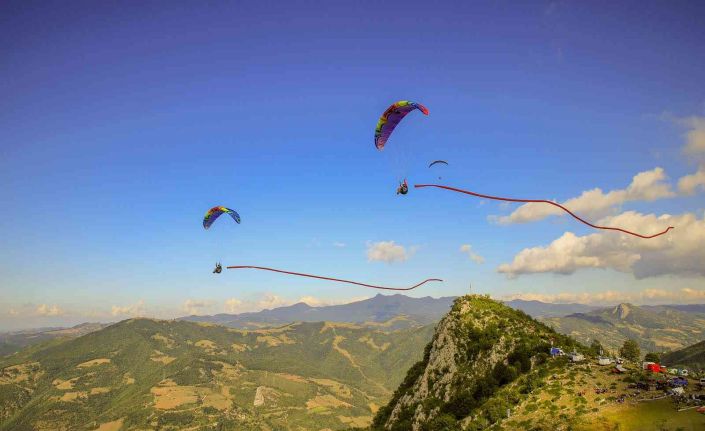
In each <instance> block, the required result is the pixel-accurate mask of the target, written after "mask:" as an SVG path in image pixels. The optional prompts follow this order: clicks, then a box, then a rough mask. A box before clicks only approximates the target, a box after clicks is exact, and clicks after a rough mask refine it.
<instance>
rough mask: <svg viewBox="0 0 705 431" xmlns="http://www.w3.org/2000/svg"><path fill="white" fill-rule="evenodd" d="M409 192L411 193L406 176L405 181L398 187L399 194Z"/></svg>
mask: <svg viewBox="0 0 705 431" xmlns="http://www.w3.org/2000/svg"><path fill="white" fill-rule="evenodd" d="M407 193H409V185H408V184H407V183H406V178H404V182H402V183H399V187H397V194H402V195H405V194H407Z"/></svg>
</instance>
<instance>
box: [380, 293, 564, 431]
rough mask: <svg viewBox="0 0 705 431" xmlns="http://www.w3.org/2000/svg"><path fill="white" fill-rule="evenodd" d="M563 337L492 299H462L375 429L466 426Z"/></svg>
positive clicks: (445, 319)
mask: <svg viewBox="0 0 705 431" xmlns="http://www.w3.org/2000/svg"><path fill="white" fill-rule="evenodd" d="M561 337H562V336H560V335H558V334H556V333H555V332H554V331H553V330H551V329H550V328H548V327H547V326H545V325H543V324H541V323H539V322H537V321H535V320H533V319H532V318H530V317H529V316H527V315H526V314H524V313H522V312H520V311H516V310H513V309H511V308H509V307H507V306H505V305H503V304H502V303H500V302H497V301H494V300H492V299H490V298H489V297H486V296H480V295H467V296H463V297H460V298H458V299H456V301H455V303H454V304H453V307H452V309H451V311H450V312H449V313H448V314H447V315H446V316H445V317H444V318H443V319H442V320H441V321H440V323H439V324H438V326H437V328H436V333H435V335H434V337H433V340H432V341H431V343H429V345H428V346H426V351H425V355H424V359H423V360H422V361H421V362H419V363H417V364H416V365H414V367H412V368H411V369H410V370H409V372H408V374H407V376H406V379H405V380H404V382H403V383H402V384H401V386H400V387H399V388H398V389H397V391H396V392H395V393H394V396H393V397H392V400H391V401H390V403H389V404H388V405H387V406H386V407H384V408H382V409H380V411H379V412H378V414H377V416H376V417H375V420H374V424H373V429H380V430H381V429H385V430H402V429H403V430H408V429H411V430H414V431H419V430H421V429H425V428H427V427H428V424H429V423H431V422H433V423H434V425H433V426H432V427H431V428H433V429H446V427H447V426H448V425H447V424H448V422H447V421H451V422H457V423H458V424H461V423H462V424H464V425H467V424H469V423H470V422H472V421H473V420H475V418H474V417H473V415H474V414H475V413H476V411H477V409H478V408H481V406H482V403H483V402H484V401H486V400H487V399H488V398H489V397H490V396H491V395H492V393H493V391H496V390H498V388H499V387H500V386H501V385H503V384H507V383H509V382H511V381H512V380H513V379H516V378H517V376H518V375H519V374H520V373H525V372H528V370H530V369H531V367H532V364H533V363H534V362H535V357H536V355H537V354H538V353H539V352H544V356H545V355H546V353H547V352H548V350H549V348H550V345H551V344H550V343H551V340H562V338H561ZM563 338H565V337H563ZM563 347H564V348H567V347H568V346H567V345H566V346H563ZM434 421H435V422H438V421H440V422H438V423H435V422H434ZM438 426H440V427H441V428H438Z"/></svg>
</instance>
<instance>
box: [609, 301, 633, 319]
mask: <svg viewBox="0 0 705 431" xmlns="http://www.w3.org/2000/svg"><path fill="white" fill-rule="evenodd" d="M631 311H632V306H631V304H626V303H622V304H619V305H618V306H616V307H614V310H612V314H613V315H615V316H617V317H618V318H619V319H620V320H624V319H626V318H627V316H629V313H631Z"/></svg>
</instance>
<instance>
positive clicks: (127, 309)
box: [110, 299, 146, 317]
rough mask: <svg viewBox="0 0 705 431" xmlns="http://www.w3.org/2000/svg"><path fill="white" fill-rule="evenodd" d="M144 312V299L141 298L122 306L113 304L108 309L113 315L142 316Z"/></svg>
mask: <svg viewBox="0 0 705 431" xmlns="http://www.w3.org/2000/svg"><path fill="white" fill-rule="evenodd" d="M145 313H146V312H145V309H144V301H143V300H141V299H140V300H139V301H137V302H136V303H134V304H131V305H126V306H124V307H120V306H117V305H113V306H112V309H111V311H110V314H112V315H113V316H130V317H142V316H144V315H145Z"/></svg>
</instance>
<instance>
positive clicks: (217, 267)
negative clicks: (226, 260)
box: [213, 262, 223, 274]
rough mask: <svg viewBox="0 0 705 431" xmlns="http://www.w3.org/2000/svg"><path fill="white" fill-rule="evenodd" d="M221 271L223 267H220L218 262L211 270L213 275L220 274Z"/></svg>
mask: <svg viewBox="0 0 705 431" xmlns="http://www.w3.org/2000/svg"><path fill="white" fill-rule="evenodd" d="M222 270H223V267H222V266H220V262H218V263H216V264H215V269H214V270H213V274H220V272H221V271H222Z"/></svg>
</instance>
